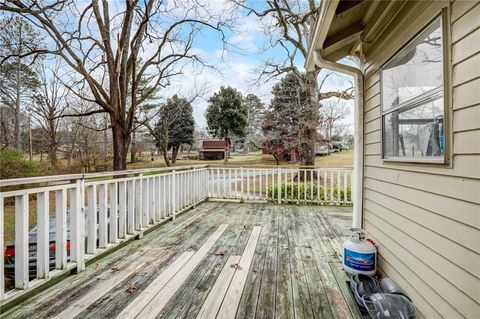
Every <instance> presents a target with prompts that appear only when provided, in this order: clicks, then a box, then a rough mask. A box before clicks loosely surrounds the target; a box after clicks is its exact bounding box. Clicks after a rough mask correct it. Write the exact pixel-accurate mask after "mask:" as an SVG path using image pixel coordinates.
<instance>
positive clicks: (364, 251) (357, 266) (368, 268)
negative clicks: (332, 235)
mask: <svg viewBox="0 0 480 319" xmlns="http://www.w3.org/2000/svg"><path fill="white" fill-rule="evenodd" d="M350 231H351V234H350V238H349V239H347V240H346V241H345V242H344V243H343V260H342V264H343V268H344V269H345V270H346V271H347V272H349V273H351V274H362V275H367V276H373V275H374V274H375V273H376V272H377V248H376V247H375V246H374V245H373V244H372V243H370V242H368V241H367V235H368V233H367V231H366V230H365V229H362V228H351V229H350Z"/></svg>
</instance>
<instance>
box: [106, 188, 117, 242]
mask: <svg viewBox="0 0 480 319" xmlns="http://www.w3.org/2000/svg"><path fill="white" fill-rule="evenodd" d="M108 193H109V198H110V201H109V208H110V217H109V226H110V227H109V230H110V231H109V234H108V235H109V236H108V242H109V243H112V244H115V243H116V242H117V237H118V203H117V195H118V193H117V183H115V182H113V183H110V184H108Z"/></svg>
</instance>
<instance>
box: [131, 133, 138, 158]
mask: <svg viewBox="0 0 480 319" xmlns="http://www.w3.org/2000/svg"><path fill="white" fill-rule="evenodd" d="M136 143H137V141H136V134H135V131H134V132H133V133H132V145H131V147H130V163H135V162H136V161H137V144H136Z"/></svg>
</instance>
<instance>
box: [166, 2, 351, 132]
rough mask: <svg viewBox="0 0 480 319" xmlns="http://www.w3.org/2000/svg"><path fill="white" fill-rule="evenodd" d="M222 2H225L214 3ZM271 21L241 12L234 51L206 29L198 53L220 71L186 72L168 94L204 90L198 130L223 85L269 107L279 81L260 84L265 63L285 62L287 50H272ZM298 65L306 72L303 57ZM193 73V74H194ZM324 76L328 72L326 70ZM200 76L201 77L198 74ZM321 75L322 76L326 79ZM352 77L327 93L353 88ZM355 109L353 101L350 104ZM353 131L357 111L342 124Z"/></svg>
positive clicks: (232, 37)
mask: <svg viewBox="0 0 480 319" xmlns="http://www.w3.org/2000/svg"><path fill="white" fill-rule="evenodd" d="M213 1H221V0H213ZM268 23H269V22H268V21H267V22H265V21H263V22H262V21H260V19H258V18H257V17H256V16H254V15H253V14H252V15H247V14H246V12H241V13H240V14H239V15H238V17H237V23H236V26H235V30H234V32H232V33H229V34H228V35H227V41H228V43H229V44H230V45H231V46H230V50H226V51H225V50H223V43H222V41H220V39H219V34H218V32H216V31H213V30H204V31H203V32H202V34H201V35H199V36H198V37H197V39H196V41H195V44H194V46H195V50H196V51H198V52H200V54H201V55H202V56H203V57H204V58H205V60H206V61H208V62H209V63H210V64H212V65H214V66H215V68H216V70H213V69H208V68H203V69H202V70H201V72H198V70H197V71H193V70H189V69H187V70H185V72H184V74H183V75H182V76H179V77H177V78H176V79H175V80H174V81H173V83H172V85H171V86H170V87H169V88H168V90H167V92H166V93H167V94H174V93H180V94H182V95H184V96H186V97H187V98H188V97H189V96H192V94H193V93H192V92H195V91H196V89H195V88H196V87H197V88H198V87H204V88H206V90H205V93H206V94H205V95H204V97H203V98H198V99H196V100H195V101H194V103H193V109H194V118H195V122H196V126H197V129H202V128H205V127H206V121H205V116H204V114H205V110H206V108H207V104H208V102H207V100H208V97H210V96H211V95H213V93H214V92H217V91H218V90H219V89H220V87H221V86H232V87H235V88H236V89H238V90H239V91H240V92H241V93H242V94H248V93H254V94H256V95H257V96H258V97H259V98H260V99H261V100H262V101H263V102H264V103H266V104H267V105H268V103H269V101H270V99H271V97H272V95H271V88H272V86H273V85H274V84H275V82H276V81H278V79H273V80H270V81H268V82H263V81H262V82H258V81H257V79H258V77H259V74H260V72H261V70H262V68H263V66H264V63H265V61H267V60H270V59H275V60H281V59H283V58H284V57H285V54H284V51H283V49H280V48H269V49H266V47H269V45H268V41H269V38H268V36H267V35H266V34H265V32H264V30H265V25H268ZM296 62H297V65H298V67H299V68H300V69H303V63H304V61H303V58H298V59H297V61H296ZM190 71H193V72H190ZM322 72H323V73H322V74H324V71H322ZM197 73H199V74H197ZM322 74H321V76H322ZM349 86H350V84H349V82H348V78H347V80H346V78H344V77H339V76H333V77H331V79H330V80H327V81H326V83H325V85H324V90H325V91H330V90H340V89H344V88H346V87H349ZM346 103H347V104H348V105H350V106H351V107H352V110H353V102H351V101H347V102H346ZM342 124H346V125H350V126H351V127H352V129H353V111H352V112H350V113H349V114H348V115H347V116H346V118H345V119H344V120H343V121H342Z"/></svg>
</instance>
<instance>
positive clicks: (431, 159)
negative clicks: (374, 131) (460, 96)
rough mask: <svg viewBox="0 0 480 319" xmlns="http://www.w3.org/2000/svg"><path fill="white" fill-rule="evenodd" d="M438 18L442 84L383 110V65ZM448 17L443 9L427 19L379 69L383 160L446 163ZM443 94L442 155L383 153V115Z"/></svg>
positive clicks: (448, 131)
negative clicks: (440, 36) (416, 155)
mask: <svg viewBox="0 0 480 319" xmlns="http://www.w3.org/2000/svg"><path fill="white" fill-rule="evenodd" d="M438 18H440V27H441V32H442V66H443V68H442V70H443V85H442V87H441V88H437V89H433V90H431V91H428V92H425V93H424V94H421V95H419V96H416V97H414V98H412V99H410V100H408V101H406V102H404V103H400V104H399V105H397V106H395V107H391V108H390V109H388V110H385V111H384V107H383V106H384V104H383V85H382V84H383V78H382V77H383V69H384V67H385V66H386V65H387V64H388V63H389V62H390V61H391V60H392V59H394V58H395V57H396V56H397V54H399V53H400V52H401V51H402V50H403V49H404V48H405V47H406V46H407V45H408V44H410V43H411V42H413V41H414V40H415V39H416V38H417V37H418V36H420V34H421V33H422V32H423V31H425V29H427V28H428V27H429V26H430V25H431V24H432V23H434V21H435V20H437V19H438ZM447 22H448V19H447V10H446V9H444V10H442V11H441V13H439V14H437V15H436V16H435V17H434V18H433V19H431V20H429V21H428V23H426V24H425V25H424V26H423V27H422V28H421V29H420V30H419V31H418V32H417V33H416V34H415V35H414V36H412V37H410V38H409V39H408V40H407V41H406V42H405V43H404V44H403V45H402V46H401V47H400V48H399V49H398V50H397V51H396V52H395V53H394V54H393V55H392V56H391V57H390V58H389V59H388V60H387V61H385V63H383V64H382V66H381V67H380V69H379V73H380V141H381V143H380V144H381V145H380V148H381V157H382V160H383V161H384V162H398V163H426V164H437V165H438V164H448V154H449V151H450V145H449V142H450V137H449V133H450V124H449V114H448V105H450V101H449V94H450V93H449V92H450V91H449V74H450V72H449V69H448V66H449V51H448V44H449V36H448V24H447ZM440 94H442V95H443V130H444V131H443V137H444V142H443V143H444V152H443V156H431V157H430V156H425V157H413V156H386V155H385V142H384V118H385V116H387V115H389V114H391V113H393V112H394V111H399V110H402V109H404V110H408V109H411V108H414V106H412V105H415V104H418V103H420V102H423V103H428V102H429V101H432V100H434V98H435V97H437V98H438V96H439V95H440Z"/></svg>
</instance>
